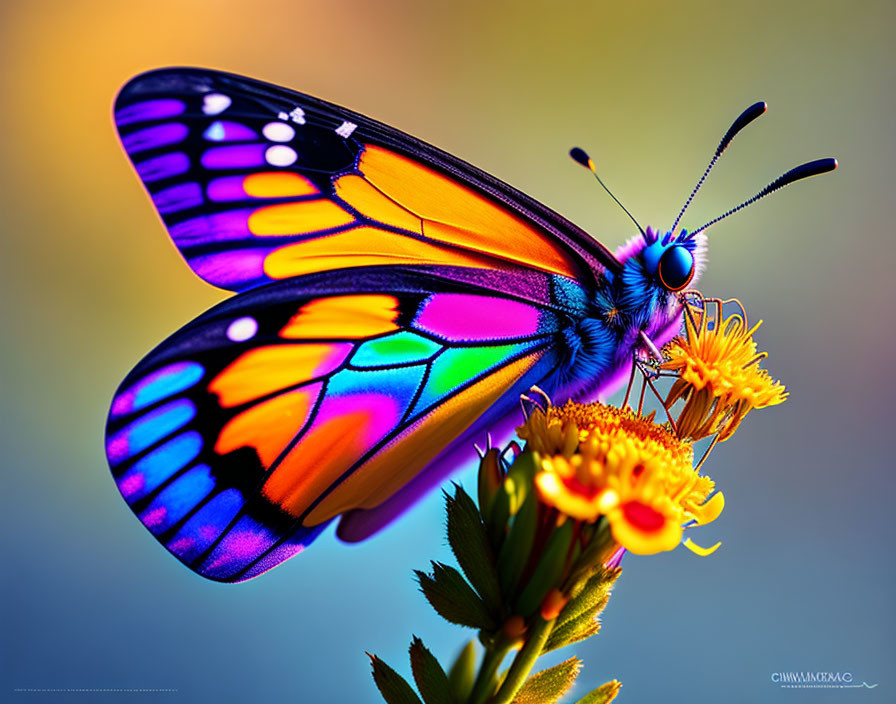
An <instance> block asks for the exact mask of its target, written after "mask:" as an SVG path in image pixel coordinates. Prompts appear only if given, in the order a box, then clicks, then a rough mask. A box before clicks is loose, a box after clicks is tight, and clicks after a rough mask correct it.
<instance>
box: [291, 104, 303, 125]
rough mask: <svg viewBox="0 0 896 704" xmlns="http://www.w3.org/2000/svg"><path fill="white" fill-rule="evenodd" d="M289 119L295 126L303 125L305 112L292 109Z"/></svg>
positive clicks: (300, 109) (299, 109)
mask: <svg viewBox="0 0 896 704" xmlns="http://www.w3.org/2000/svg"><path fill="white" fill-rule="evenodd" d="M289 119H291V120H292V121H293V122H295V123H296V124H297V125H304V124H305V111H304V110H302V108H298V107H296V108H293V109H292V112H291V113H289Z"/></svg>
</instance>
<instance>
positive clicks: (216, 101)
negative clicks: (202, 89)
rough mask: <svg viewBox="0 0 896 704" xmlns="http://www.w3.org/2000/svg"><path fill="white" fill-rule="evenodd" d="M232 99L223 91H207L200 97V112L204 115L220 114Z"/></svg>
mask: <svg viewBox="0 0 896 704" xmlns="http://www.w3.org/2000/svg"><path fill="white" fill-rule="evenodd" d="M232 102H233V101H232V100H231V99H230V98H229V97H228V96H226V95H224V94H223V93H209V94H208V95H206V96H205V97H203V99H202V112H204V113H205V114H206V115H220V114H221V113H222V112H224V111H225V110H226V109H227V108H229V107H230V103H232Z"/></svg>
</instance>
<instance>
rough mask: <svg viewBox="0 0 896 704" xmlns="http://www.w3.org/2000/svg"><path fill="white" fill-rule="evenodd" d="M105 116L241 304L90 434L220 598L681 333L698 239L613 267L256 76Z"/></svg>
mask: <svg viewBox="0 0 896 704" xmlns="http://www.w3.org/2000/svg"><path fill="white" fill-rule="evenodd" d="M764 109H765V107H764V104H761V103H757V104H756V105H754V106H752V107H751V108H750V109H748V110H747V111H746V112H745V113H744V115H742V116H741V118H739V121H738V122H736V123H735V124H734V125H733V126H732V128H731V130H729V133H728V134H727V135H726V136H725V139H723V141H722V144H720V147H719V149H718V150H717V152H716V156H715V157H714V158H713V161H712V163H711V164H710V168H711V166H712V164H713V163H715V160H716V159H717V158H718V156H719V155H720V154H721V152H722V151H723V150H724V149H725V147H726V146H727V144H728V142H730V141H731V139H732V138H733V137H734V134H736V133H737V131H739V130H740V129H741V128H742V127H743V126H744V125H745V124H747V123H748V122H750V121H751V120H752V119H755V117H757V116H758V115H759V114H761V112H763V111H764ZM115 123H116V125H117V127H118V131H119V134H120V136H121V141H122V143H123V145H124V148H125V150H126V151H127V154H128V156H129V157H130V158H131V160H132V161H133V163H134V166H135V167H136V170H137V173H138V174H139V176H140V178H141V180H142V181H143V183H144V185H145V186H146V188H147V190H148V192H149V195H150V197H151V198H152V201H153V203H154V204H155V206H156V208H157V209H158V211H159V214H160V215H161V217H162V219H163V221H164V223H165V225H166V227H167V228H168V232H169V233H170V235H171V237H172V239H173V240H174V243H175V245H176V246H177V248H178V249H179V250H180V252H181V254H182V255H183V256H184V258H185V259H186V261H187V263H188V264H189V265H190V267H191V268H192V269H193V271H195V272H196V273H197V274H198V275H199V276H200V277H202V278H203V279H204V280H205V281H207V282H209V283H211V284H213V285H215V286H218V287H221V288H224V289H228V290H231V291H237V292H239V295H237V296H235V297H233V298H230V299H229V300H226V301H224V302H223V303H221V304H220V305H217V306H215V307H214V308H212V309H211V310H209V311H208V312H206V313H205V314H204V315H201V316H200V317H198V318H197V319H196V320H194V321H193V322H191V323H190V324H188V325H186V326H185V327H184V328H183V329H181V330H180V331H179V332H177V333H175V334H174V335H172V336H171V337H170V338H168V339H167V340H165V342H163V343H162V344H161V345H159V346H158V347H157V348H156V349H155V350H153V351H152V352H150V353H149V354H148V355H147V356H146V357H145V358H144V359H143V361H142V362H140V364H138V365H137V367H136V368H135V369H134V370H133V371H132V372H131V373H130V374H129V375H128V376H127V378H126V379H125V380H124V381H123V382H122V384H121V386H120V387H119V389H118V391H117V392H116V394H115V397H114V399H113V402H112V407H111V410H110V413H109V419H108V424H107V430H106V453H107V456H108V459H109V464H110V466H111V468H112V472H113V475H114V477H115V481H116V483H117V485H118V488H119V490H120V491H121V494H122V496H123V497H124V499H125V501H127V503H128V505H129V506H130V507H131V509H132V510H133V511H134V512H135V513H136V514H137V516H138V517H139V519H140V521H141V522H142V523H143V524H144V525H145V526H146V527H147V528H148V529H149V530H150V532H152V534H153V535H154V536H155V537H156V538H157V539H158V540H159V542H161V543H162V544H163V545H164V546H165V547H166V548H167V549H168V550H169V551H170V552H171V553H172V554H173V555H175V556H176V557H177V558H178V559H179V560H180V561H181V562H183V563H184V564H185V565H187V566H188V567H190V569H192V570H194V571H196V572H198V573H199V574H201V575H203V576H204V577H208V578H210V579H214V580H218V581H224V582H238V581H242V580H245V579H249V578H251V577H254V576H256V575H258V574H261V573H262V572H264V571H266V570H268V569H270V568H271V567H273V566H275V565H277V564H278V563H280V562H282V561H283V560H285V559H287V558H289V557H290V556H292V555H294V554H296V553H298V552H300V551H301V550H302V549H303V548H304V547H305V546H307V545H308V544H309V543H310V542H311V541H312V540H313V539H314V538H315V537H316V536H317V535H318V534H319V533H320V532H321V530H322V529H323V528H324V527H325V526H326V525H327V524H328V522H329V521H331V520H332V519H333V518H335V517H336V516H342V521H341V523H340V526H339V534H340V536H341V537H343V538H345V539H347V540H359V539H362V538H363V537H365V536H367V535H369V534H370V533H372V532H374V531H375V530H377V529H378V528H379V527H381V526H382V525H383V524H384V523H385V522H388V520H389V519H390V518H391V517H393V516H394V515H396V514H397V513H398V512H400V511H401V509H402V508H403V507H405V506H407V505H408V504H409V503H411V502H412V501H413V500H414V499H415V498H416V497H417V496H419V495H420V494H421V493H423V492H424V491H426V490H427V489H428V488H430V487H431V486H434V485H436V484H437V483H438V481H439V480H440V479H441V478H442V477H443V476H444V474H445V472H446V469H450V468H451V467H453V466H454V464H456V457H457V454H458V453H459V452H465V451H466V447H468V446H469V444H470V442H471V438H472V437H473V436H474V435H477V434H482V433H484V431H485V429H487V428H489V427H495V426H496V425H497V426H500V424H501V421H502V419H503V420H504V423H505V425H506V424H507V422H508V421H507V418H508V416H509V414H511V412H512V411H513V410H514V409H515V408H516V407H517V406H518V402H519V398H520V394H521V392H524V391H525V390H527V389H529V388H530V387H532V386H533V385H538V386H540V387H541V388H542V389H544V390H545V391H547V392H548V393H550V394H552V395H553V396H554V397H555V398H558V399H565V398H568V397H582V396H589V395H593V394H595V393H596V392H597V391H598V390H600V389H607V388H608V387H609V386H612V385H614V384H615V383H616V381H618V380H619V379H620V378H622V377H624V376H625V375H626V374H627V373H628V371H629V370H630V369H631V365H632V360H633V357H634V355H636V354H640V353H642V351H643V350H644V349H652V350H653V351H654V352H655V351H656V348H657V347H660V346H662V345H663V344H664V343H665V342H666V341H668V340H669V339H670V338H671V337H672V336H673V335H674V334H675V333H676V332H677V331H678V330H679V328H680V313H681V309H680V302H679V299H678V297H677V294H676V292H677V291H680V290H682V289H683V288H685V287H686V286H687V285H688V284H689V283H690V282H691V281H692V280H693V279H694V278H695V277H696V276H697V275H698V274H699V272H700V268H701V264H702V258H703V251H704V249H705V241H706V240H705V235H704V233H703V230H704V229H705V227H706V226H704V227H702V228H698V229H697V230H694V231H693V232H691V233H688V232H687V231H685V230H682V231H679V232H676V231H675V226H673V228H672V230H671V231H670V232H668V233H664V234H661V233H657V232H654V231H653V230H652V229H650V228H648V229H647V230H646V231H642V233H641V235H638V236H637V237H636V238H635V239H633V240H632V241H630V242H629V243H627V244H626V245H624V246H623V247H622V248H621V249H620V250H619V251H617V252H616V254H613V253H611V252H610V251H609V250H608V249H606V248H605V247H604V246H602V245H601V244H599V243H598V242H597V241H595V240H594V239H592V238H591V237H590V236H589V235H588V234H587V233H585V232H584V231H583V230H581V229H579V228H577V227H576V226H575V225H573V224H572V223H570V222H568V221H566V220H565V219H563V218H562V217H560V216H559V215H557V214H556V213H554V212H552V211H551V210H549V209H548V208H546V207H545V206H543V205H541V204H540V203H538V202H536V201H534V200H532V199H531V198H529V197H528V196H526V195H524V194H522V193H520V192H519V191H517V190H515V189H513V188H511V187H510V186H508V185H506V184H504V183H502V182H500V181H498V180H497V179H495V178H493V177H491V176H489V175H488V174H486V173H484V172H482V171H480V170H478V169H476V168H474V167H472V166H470V165H469V164H466V163H464V162H463V161H461V160H459V159H457V158H455V157H453V156H451V155H449V154H446V153H445V152H442V151H440V150H438V149H436V148H434V147H432V146H430V145H428V144H425V143H423V142H421V141H419V140H417V139H415V138H413V137H410V136H409V135H406V134H403V133H402V132H399V131H397V130H394V129H392V128H390V127H387V126H385V125H382V124H380V123H378V122H375V121H374V120H371V119H369V118H366V117H363V116H362V115H358V114H356V113H353V112H350V111H348V110H345V109H343V108H340V107H337V106H335V105H332V104H330V103H327V102H324V101H322V100H318V99H316V98H312V97H309V96H307V95H303V94H300V93H295V92H293V91H290V90H287V89H284V88H279V87H276V86H272V85H268V84H265V83H261V82H259V81H255V80H252V79H249V78H244V77H240V76H235V75H231V74H226V73H220V72H217V71H209V70H202V69H165V70H159V71H153V72H150V73H147V74H144V75H141V76H138V77H136V78H134V79H133V80H131V81H130V82H129V83H128V84H127V85H126V86H125V87H124V88H123V89H122V91H121V93H120V95H119V96H118V99H117V101H116V104H115ZM573 156H574V157H575V158H576V159H577V160H579V161H581V162H582V163H583V164H586V165H588V166H590V167H591V168H592V170H593V164H592V163H591V161H590V159H588V158H587V156H586V155H585V154H584V152H581V151H580V150H574V152H573ZM832 161H833V160H823V162H824V163H822V162H821V161H819V162H813V163H812V164H808V165H804V166H803V167H798V169H794V170H793V171H791V172H789V173H788V174H785V176H783V177H781V179H778V181H776V182H774V183H773V184H771V185H770V186H769V187H768V188H767V189H766V191H767V192H771V190H775V189H776V188H779V187H780V186H782V185H785V183H789V182H791V181H793V180H796V179H797V178H802V177H805V176H808V175H812V174H813V173H821V172H822V171H824V170H830V168H833V166H832V165H831V162H832ZM801 169H802V171H801ZM708 171H709V169H707V172H708ZM595 175H596V173H595ZM705 175H706V174H704V178H705ZM702 181H703V179H701V181H700V183H702ZM698 187H699V184H698ZM695 192H696V189H695ZM762 195H765V191H764V192H762V193H760V194H759V195H758V196H757V198H758V197H761V196H762ZM692 197H693V194H692ZM688 202H690V199H689V200H688ZM750 202H752V201H750ZM741 207H742V206H741ZM679 219H680V216H679ZM677 222H678V221H677V220H676V225H677ZM713 222H715V221H713ZM709 224H711V223H709ZM510 418H511V422H512V420H513V418H512V416H510Z"/></svg>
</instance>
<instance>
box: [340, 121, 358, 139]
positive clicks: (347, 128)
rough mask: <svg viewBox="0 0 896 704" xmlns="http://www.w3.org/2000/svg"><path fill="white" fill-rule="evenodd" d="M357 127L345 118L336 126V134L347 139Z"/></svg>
mask: <svg viewBox="0 0 896 704" xmlns="http://www.w3.org/2000/svg"><path fill="white" fill-rule="evenodd" d="M357 127H358V126H357V125H356V124H355V123H354V122H349V121H348V120H346V121H345V122H343V123H342V124H341V125H339V127H337V128H336V134H338V135H339V136H340V137H343V138H345V139H348V138H349V137H351V136H352V132H354V131H355V130H356V129H357Z"/></svg>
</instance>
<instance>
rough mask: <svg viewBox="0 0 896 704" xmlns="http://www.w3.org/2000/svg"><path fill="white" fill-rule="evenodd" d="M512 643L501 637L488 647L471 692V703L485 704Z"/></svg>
mask: <svg viewBox="0 0 896 704" xmlns="http://www.w3.org/2000/svg"><path fill="white" fill-rule="evenodd" d="M511 645H512V643H510V642H509V641H506V640H505V639H503V638H500V639H499V640H498V642H497V643H496V644H495V646H494V647H493V648H488V649H487V650H486V651H485V655H484V656H483V658H482V664H481V665H480V666H479V673H478V674H477V675H476V681H475V682H474V683H473V691H472V692H471V693H470V698H469V700H468V701H469V704H484V702H485V700H486V699H488V696H489V695H490V694H491V686H492V683H493V682H494V680H495V674H496V673H497V672H498V668H499V667H500V666H501V663H502V662H503V661H504V658H505V657H506V656H507V653H508V652H509V651H510V646H511Z"/></svg>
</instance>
